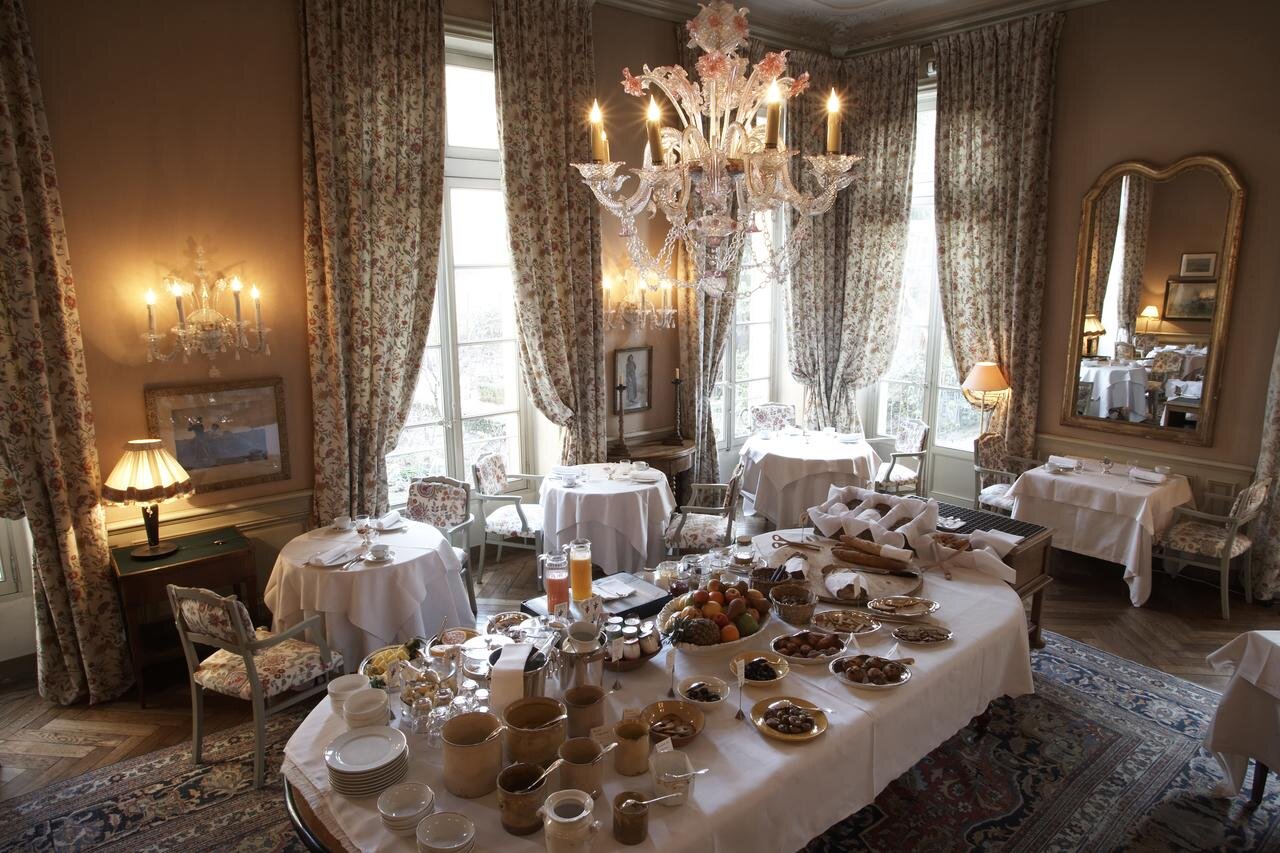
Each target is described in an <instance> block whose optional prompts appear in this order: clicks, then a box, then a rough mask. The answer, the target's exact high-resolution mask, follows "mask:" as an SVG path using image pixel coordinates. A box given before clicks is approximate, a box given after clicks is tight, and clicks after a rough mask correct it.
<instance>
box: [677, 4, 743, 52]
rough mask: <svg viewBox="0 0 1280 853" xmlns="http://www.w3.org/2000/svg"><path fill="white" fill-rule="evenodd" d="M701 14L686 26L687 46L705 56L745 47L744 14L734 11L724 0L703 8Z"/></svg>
mask: <svg viewBox="0 0 1280 853" xmlns="http://www.w3.org/2000/svg"><path fill="white" fill-rule="evenodd" d="M699 5H700V6H702V11H700V12H698V14H697V16H696V17H695V18H694V19H693V20H691V21H689V22H688V23H687V24H685V27H686V28H687V29H688V30H689V36H690V39H689V46H690V47H694V46H695V45H696V46H697V47H700V48H702V50H703V52H705V53H732V52H733V51H734V50H737V49H738V48H739V47H740V46H742V45H744V44H746V43H747V10H746V9H735V8H733V4H731V3H726V2H724V0H717V2H715V3H709V4H707V5H702V4H699Z"/></svg>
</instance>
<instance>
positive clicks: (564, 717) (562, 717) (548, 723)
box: [529, 714, 569, 732]
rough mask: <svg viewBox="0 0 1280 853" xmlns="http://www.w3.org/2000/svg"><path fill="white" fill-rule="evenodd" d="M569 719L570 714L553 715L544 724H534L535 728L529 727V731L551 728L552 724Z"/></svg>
mask: <svg viewBox="0 0 1280 853" xmlns="http://www.w3.org/2000/svg"><path fill="white" fill-rule="evenodd" d="M567 719H569V715H568V714H561V715H560V716H558V717H552V718H551V719H549V720H547V721H546V722H545V723H543V724H541V725H538V726H534V727H533V728H531V729H529V731H531V732H537V731H541V730H543V729H549V728H551V727H552V726H554V725H555V724H556V723H559V722H562V721H564V720H567Z"/></svg>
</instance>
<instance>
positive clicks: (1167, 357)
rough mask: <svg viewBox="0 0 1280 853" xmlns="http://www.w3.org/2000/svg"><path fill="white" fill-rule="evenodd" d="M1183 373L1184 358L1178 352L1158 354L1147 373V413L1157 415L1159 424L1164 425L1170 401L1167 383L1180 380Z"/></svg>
mask: <svg viewBox="0 0 1280 853" xmlns="http://www.w3.org/2000/svg"><path fill="white" fill-rule="evenodd" d="M1181 372H1182V356H1181V355H1180V354H1179V353H1176V352H1169V351H1164V352H1158V353H1156V354H1155V358H1153V359H1152V360H1151V367H1150V369H1149V370H1148V371H1147V400H1148V403H1147V411H1149V412H1152V413H1153V414H1154V415H1155V419H1156V422H1157V423H1161V424H1163V423H1164V404H1165V400H1167V399H1168V395H1167V394H1166V393H1165V383H1167V382H1168V381H1169V380H1170V379H1178V378H1179V376H1178V374H1179V373H1181Z"/></svg>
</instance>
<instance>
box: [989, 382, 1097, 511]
mask: <svg viewBox="0 0 1280 853" xmlns="http://www.w3.org/2000/svg"><path fill="white" fill-rule="evenodd" d="M1090 384H1091V383H1090ZM1040 464H1041V462H1040V460H1038V459H1031V458H1028V457H1026V456H1014V455H1013V454H1012V453H1010V452H1009V446H1008V445H1007V444H1006V443H1005V440H1004V436H1003V435H999V434H998V433H994V432H984V433H983V434H982V435H980V436H978V437H977V438H975V439H974V440H973V501H974V506H976V507H977V508H978V509H985V510H990V511H991V512H997V513H1000V514H1001V515H1012V514H1013V498H1011V497H1009V490H1010V489H1011V488H1013V484H1014V481H1016V480H1017V479H1018V477H1019V476H1021V475H1022V473H1023V472H1025V471H1027V470H1028V469H1031V468H1035V467H1037V466H1039V465H1040Z"/></svg>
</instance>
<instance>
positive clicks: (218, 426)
mask: <svg viewBox="0 0 1280 853" xmlns="http://www.w3.org/2000/svg"><path fill="white" fill-rule="evenodd" d="M143 397H144V400H145V402H146V407H147V428H148V429H149V430H150V432H151V435H152V437H154V438H158V439H160V440H161V441H163V442H164V445H165V448H166V449H167V450H168V451H169V452H170V453H172V454H173V456H174V458H176V459H177V460H178V463H179V464H180V465H182V467H183V468H185V469H187V473H188V474H190V475H191V481H192V482H193V483H194V484H195V487H196V493H197V494H199V493H201V492H211V491H214V490H216V489H230V488H234V487H236V486H249V485H253V484H255V483H266V482H270V481H272V480H287V479H289V438H288V430H287V428H286V424H285V417H284V380H283V379H281V378H280V377H278V376H276V377H271V378H267V379H247V380H241V381H236V382H206V383H202V384H199V385H179V386H174V387H169V388H147V389H146V390H145V391H144V392H143Z"/></svg>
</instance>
